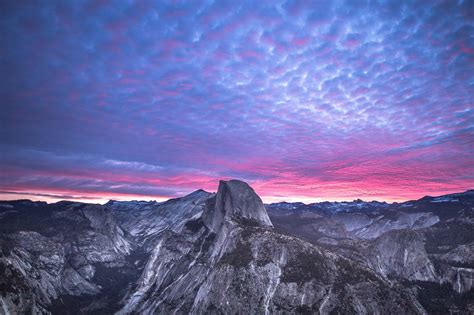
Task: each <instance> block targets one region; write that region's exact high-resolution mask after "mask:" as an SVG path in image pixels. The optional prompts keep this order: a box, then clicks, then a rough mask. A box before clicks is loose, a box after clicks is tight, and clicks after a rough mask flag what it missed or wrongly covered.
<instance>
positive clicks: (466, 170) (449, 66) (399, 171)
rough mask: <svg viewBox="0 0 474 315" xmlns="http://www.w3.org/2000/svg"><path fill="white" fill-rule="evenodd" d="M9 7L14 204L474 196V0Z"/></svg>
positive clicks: (7, 181) (6, 132) (5, 26)
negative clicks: (223, 188)
mask: <svg viewBox="0 0 474 315" xmlns="http://www.w3.org/2000/svg"><path fill="white" fill-rule="evenodd" d="M1 6H2V10H1V13H0V14H1V20H0V27H1V31H0V32H1V34H2V42H3V45H2V48H1V59H0V70H1V72H2V73H3V74H4V75H3V77H4V79H3V80H2V83H1V85H0V97H1V106H2V114H1V116H0V119H1V121H0V122H1V126H0V127H1V128H0V131H1V139H0V140H1V144H0V145H1V146H0V151H1V152H2V153H1V155H0V162H1V169H2V171H1V173H0V190H2V194H5V193H6V192H10V193H25V192H31V193H32V194H34V195H33V198H38V197H41V195H44V196H43V197H48V196H51V198H54V196H58V197H61V196H76V197H77V198H76V199H80V198H98V199H100V198H109V197H114V198H132V197H136V198H151V197H155V198H164V197H171V196H178V195H181V194H184V193H187V192H190V191H192V190H194V189H197V188H204V189H209V190H214V189H215V187H216V185H217V183H216V180H217V179H220V178H241V179H244V180H247V181H249V182H251V183H252V184H253V185H254V186H255V187H256V190H257V192H258V193H260V194H261V195H263V196H264V197H266V199H267V200H268V201H269V200H278V199H287V200H288V199H301V200H311V199H318V198H322V199H351V198H355V197H362V198H366V199H389V200H403V199H409V198H417V197H421V196H423V195H425V194H441V193H447V192H453V191H460V190H464V189H468V188H473V186H474V185H473V184H474V160H473V157H472V156H473V153H474V152H473V147H474V111H473V108H474V103H473V102H474V7H473V2H472V1H457V2H455V1H427V2H425V3H422V2H420V3H416V4H414V3H412V4H409V3H405V4H402V3H400V1H389V2H387V3H384V4H375V3H372V1H370V4H369V2H364V1H346V2H337V1H336V2H333V1H331V2H323V1H317V2H315V3H310V2H308V1H304V2H292V1H288V2H285V1H283V2H281V3H278V4H275V3H271V4H270V3H268V4H265V3H262V4H259V5H258V6H257V7H255V2H244V3H242V4H240V5H230V4H226V3H224V2H221V1H217V2H216V3H205V2H203V3H198V2H192V3H191V4H180V3H171V2H170V3H162V4H160V5H158V6H153V5H152V2H151V1H150V2H147V1H144V2H136V3H129V2H128V1H119V2H108V1H90V2H84V1H77V2H74V1H69V2H67V3H66V2H58V3H44V2H23V1H22V2H18V3H16V2H8V1H7V2H3V3H2V4H1ZM11 195H14V194H11Z"/></svg>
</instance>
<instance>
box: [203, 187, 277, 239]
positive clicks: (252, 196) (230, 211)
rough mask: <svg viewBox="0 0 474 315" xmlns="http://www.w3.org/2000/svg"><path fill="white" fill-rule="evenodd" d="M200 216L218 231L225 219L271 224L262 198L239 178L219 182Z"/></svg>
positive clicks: (213, 229)
mask: <svg viewBox="0 0 474 315" xmlns="http://www.w3.org/2000/svg"><path fill="white" fill-rule="evenodd" d="M202 218H203V221H204V224H205V225H206V226H207V227H208V228H209V229H210V230H211V231H213V232H218V231H219V230H220V229H221V227H222V225H223V224H224V222H225V221H234V222H241V221H242V220H248V221H252V222H254V223H255V224H259V225H262V226H270V227H271V226H273V225H272V222H271V221H270V218H269V217H268V214H267V211H266V210H265V206H264V205H263V202H262V199H260V197H259V196H258V195H257V194H256V193H255V191H254V190H253V189H252V188H251V187H250V186H249V185H248V184H247V183H245V182H242V181H239V180H230V181H223V180H221V181H220V182H219V189H218V191H217V194H216V196H214V197H212V198H210V199H209V200H208V201H207V202H206V207H205V209H204V212H203V214H202Z"/></svg>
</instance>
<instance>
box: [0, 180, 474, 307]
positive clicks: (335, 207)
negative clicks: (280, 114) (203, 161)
mask: <svg viewBox="0 0 474 315" xmlns="http://www.w3.org/2000/svg"><path fill="white" fill-rule="evenodd" d="M473 197H474V196H472V194H471V195H470V194H469V193H465V194H458V195H456V196H454V197H453V196H449V198H448V197H446V196H445V197H443V198H423V199H421V200H419V201H413V202H410V203H405V204H394V205H388V204H385V203H364V202H362V201H355V202H353V203H341V204H338V203H322V204H313V205H304V204H300V203H295V204H291V203H281V204H274V205H270V206H268V207H267V208H268V209H269V213H270V217H269V215H268V214H267V211H266V207H265V206H264V205H263V204H262V201H261V199H260V198H259V197H258V196H257V195H256V193H255V192H254V191H253V189H252V188H251V187H250V186H249V185H247V184H246V183H244V182H241V181H237V180H231V181H221V182H220V183H219V187H218V191H217V193H215V194H211V193H207V192H204V191H202V190H198V191H196V192H194V193H192V194H190V195H188V196H185V197H183V198H177V199H172V200H169V201H167V202H162V203H157V202H115V201H111V202H109V203H108V204H106V205H104V206H101V205H88V204H81V203H70V202H61V203H57V204H52V205H46V204H44V203H33V202H30V201H15V202H0V246H1V251H0V254H1V255H0V304H1V307H0V310H1V311H0V313H2V312H3V313H8V312H10V313H28V312H34V313H38V312H44V313H48V312H53V313H57V314H60V313H64V312H65V311H70V310H77V312H87V313H90V312H100V313H104V312H106V313H114V312H116V313H119V314H128V313H160V314H161V313H193V314H201V313H252V314H253V313H322V314H329V313H360V314H364V313H375V314H383V313H395V312H398V313H403V314H416V313H419V314H422V313H424V312H426V311H428V312H433V313H440V312H441V313H446V312H448V313H449V312H450V311H451V312H461V313H463V312H464V313H469V311H470V310H471V311H472V310H473V309H474V304H473V302H472V301H473V299H472V294H473V289H472V284H473V267H474V262H473V260H472V259H473V257H472V246H473V244H474V239H473V237H474V236H472V233H471V232H472V227H473V223H474V220H473V217H474V215H473V208H472V205H473V200H474V198H473ZM453 200H457V201H453ZM448 210H449V211H448ZM270 218H271V219H272V221H273V224H272V221H270ZM303 239H305V240H307V241H305V240H303ZM440 283H443V284H442V285H441V284H440Z"/></svg>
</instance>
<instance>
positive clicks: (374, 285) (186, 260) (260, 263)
mask: <svg viewBox="0 0 474 315" xmlns="http://www.w3.org/2000/svg"><path fill="white" fill-rule="evenodd" d="M151 256H152V258H151V259H150V260H149V261H148V263H147V266H146V267H145V269H144V272H143V275H142V277H141V278H140V279H139V281H138V287H137V289H136V291H135V292H132V293H131V295H130V296H129V297H128V298H127V299H126V302H125V306H124V307H123V308H122V309H121V310H120V311H119V313H123V314H126V313H171V312H183V313H189V312H190V313H196V314H201V313H207V312H213V311H215V312H221V313H226V314H227V313H231V314H232V313H249V314H255V313H276V312H283V311H285V312H294V313H298V312H304V311H308V312H322V313H328V312H330V311H332V310H339V311H341V312H359V313H364V312H369V313H376V312H382V311H383V310H386V311H388V310H391V311H397V312H403V313H415V312H417V310H418V307H419V306H418V305H417V303H416V301H415V299H414V297H413V296H412V295H410V294H407V293H404V292H402V290H400V289H399V288H396V287H390V284H389V283H388V282H387V281H385V280H384V279H383V278H381V277H379V276H378V275H377V274H376V273H374V272H372V271H371V270H369V269H368V268H365V267H363V266H361V265H359V264H357V263H353V262H351V261H349V260H347V259H345V258H343V257H340V256H339V255H336V254H334V253H331V252H330V251H327V250H323V249H321V248H319V247H317V246H314V245H312V244H310V243H307V242H304V241H301V240H300V239H297V238H294V237H291V236H285V235H281V234H279V233H275V232H274V231H273V226H272V224H271V222H270V220H269V218H268V215H267V213H266V210H265V207H264V205H263V203H262V201H261V199H260V198H259V197H258V196H257V195H256V194H255V192H254V191H253V190H252V189H251V188H250V187H249V186H248V185H247V184H246V183H243V182H240V181H236V180H232V181H228V182H224V181H221V182H220V184H219V189H218V192H217V194H216V195H215V196H213V197H211V198H209V199H208V200H207V202H206V205H205V207H204V211H203V215H202V218H196V219H193V220H190V221H188V222H187V223H186V224H185V225H184V227H183V229H182V230H181V231H177V232H170V233H167V234H166V235H165V236H164V237H163V238H162V239H161V241H160V242H159V244H158V245H157V246H156V248H155V249H154V251H153V253H152V255H151ZM224 292H225V293H224ZM384 294H388V295H389V296H390V299H384V298H382V297H383V296H384Z"/></svg>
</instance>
